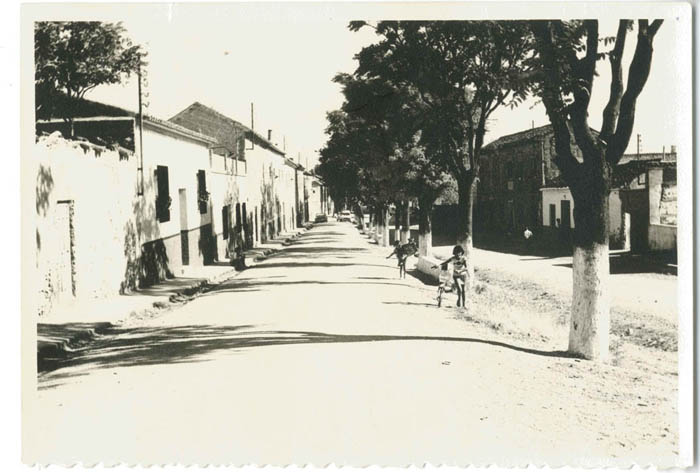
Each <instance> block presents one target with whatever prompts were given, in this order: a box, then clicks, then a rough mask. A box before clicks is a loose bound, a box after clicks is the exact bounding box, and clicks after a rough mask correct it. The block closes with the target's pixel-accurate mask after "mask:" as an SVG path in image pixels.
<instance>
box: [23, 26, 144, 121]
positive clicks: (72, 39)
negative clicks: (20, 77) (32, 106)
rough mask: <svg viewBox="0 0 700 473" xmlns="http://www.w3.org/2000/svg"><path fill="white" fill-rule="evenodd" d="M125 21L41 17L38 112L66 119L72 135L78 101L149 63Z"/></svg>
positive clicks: (37, 43)
mask: <svg viewBox="0 0 700 473" xmlns="http://www.w3.org/2000/svg"><path fill="white" fill-rule="evenodd" d="M125 33H126V30H125V29H124V28H123V27H122V25H121V23H116V24H115V23H102V22H98V21H70V22H65V21H40V22H36V23H35V25H34V61H35V92H36V107H37V108H36V111H37V115H39V114H41V115H42V116H48V117H51V116H55V115H58V116H60V117H61V118H63V119H64V120H65V121H66V122H67V123H69V125H70V129H71V134H73V118H74V117H75V110H76V105H77V103H78V102H79V101H80V99H82V98H83V97H84V96H85V94H86V93H87V92H88V91H90V90H92V89H94V88H95V87H97V86H98V85H102V84H117V83H119V82H121V81H122V79H123V78H124V76H126V77H129V76H130V75H131V74H132V73H134V72H137V71H138V70H139V67H140V66H141V65H143V64H145V62H144V59H145V57H146V52H145V51H144V50H143V49H142V48H141V47H140V46H138V45H133V44H132V42H131V40H129V39H128V38H127V37H126V36H125Z"/></svg>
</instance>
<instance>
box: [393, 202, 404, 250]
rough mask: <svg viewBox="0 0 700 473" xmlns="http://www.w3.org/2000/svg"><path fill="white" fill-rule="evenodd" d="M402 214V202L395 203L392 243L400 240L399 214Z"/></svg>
mask: <svg viewBox="0 0 700 473" xmlns="http://www.w3.org/2000/svg"><path fill="white" fill-rule="evenodd" d="M402 212H403V202H397V203H396V204H394V239H393V240H394V241H392V242H391V244H394V242H396V241H399V239H400V238H401V214H402Z"/></svg>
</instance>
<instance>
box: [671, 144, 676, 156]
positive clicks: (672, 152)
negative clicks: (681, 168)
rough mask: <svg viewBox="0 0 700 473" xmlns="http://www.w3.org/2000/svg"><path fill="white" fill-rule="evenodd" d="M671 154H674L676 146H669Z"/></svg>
mask: <svg viewBox="0 0 700 473" xmlns="http://www.w3.org/2000/svg"><path fill="white" fill-rule="evenodd" d="M671 154H676V145H671Z"/></svg>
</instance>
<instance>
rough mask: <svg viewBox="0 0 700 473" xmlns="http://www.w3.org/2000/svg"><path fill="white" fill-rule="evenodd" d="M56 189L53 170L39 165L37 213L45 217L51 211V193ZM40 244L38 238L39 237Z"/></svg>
mask: <svg viewBox="0 0 700 473" xmlns="http://www.w3.org/2000/svg"><path fill="white" fill-rule="evenodd" d="M53 188H54V182H53V176H52V175H51V169H50V168H48V167H45V166H44V165H42V164H40V165H39V172H38V173H37V176H36V213H37V215H39V216H42V217H45V216H46V213H47V212H48V210H49V205H50V197H51V192H52V191H53ZM37 242H38V237H37Z"/></svg>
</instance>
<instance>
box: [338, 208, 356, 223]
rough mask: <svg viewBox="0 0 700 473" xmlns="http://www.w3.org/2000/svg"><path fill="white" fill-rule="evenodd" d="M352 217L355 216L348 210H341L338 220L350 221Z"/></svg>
mask: <svg viewBox="0 0 700 473" xmlns="http://www.w3.org/2000/svg"><path fill="white" fill-rule="evenodd" d="M354 219H355V217H354V216H353V214H352V213H351V212H350V211H349V210H343V211H342V212H340V215H339V216H338V221H339V222H352V221H353V220H354Z"/></svg>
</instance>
